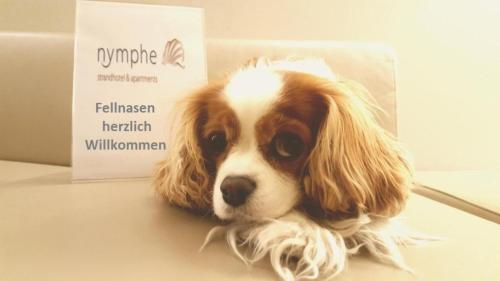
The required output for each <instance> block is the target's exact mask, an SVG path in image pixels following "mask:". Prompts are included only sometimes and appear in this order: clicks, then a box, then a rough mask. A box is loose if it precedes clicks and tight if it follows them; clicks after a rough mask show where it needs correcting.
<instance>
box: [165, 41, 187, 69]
mask: <svg viewBox="0 0 500 281" xmlns="http://www.w3.org/2000/svg"><path fill="white" fill-rule="evenodd" d="M162 64H171V65H178V66H180V67H182V68H184V67H185V66H184V47H183V46H182V42H181V41H179V40H177V39H172V40H170V41H168V42H167V44H165V49H164V50H163V62H162Z"/></svg>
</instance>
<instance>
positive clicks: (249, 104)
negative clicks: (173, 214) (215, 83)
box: [213, 66, 300, 220]
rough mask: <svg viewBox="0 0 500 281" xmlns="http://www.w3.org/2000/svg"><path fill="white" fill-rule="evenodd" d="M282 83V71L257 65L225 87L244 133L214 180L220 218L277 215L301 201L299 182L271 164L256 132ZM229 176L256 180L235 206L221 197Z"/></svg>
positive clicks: (237, 76)
mask: <svg viewBox="0 0 500 281" xmlns="http://www.w3.org/2000/svg"><path fill="white" fill-rule="evenodd" d="M282 86H283V82H282V79H281V76H280V75H279V74H277V73H276V72H275V71H273V70H271V69H269V68H268V67H263V66H260V67H259V66H258V67H255V68H247V69H245V70H241V71H240V72H238V73H236V74H235V75H234V76H233V77H232V78H231V80H230V82H229V83H228V85H227V86H226V88H225V89H224V96H225V98H226V99H227V102H228V104H229V106H230V107H231V108H232V109H233V110H234V112H235V113H236V116H237V117H238V120H239V123H240V127H241V132H240V137H239V138H238V141H237V143H236V144H234V146H233V147H232V148H231V150H230V151H229V154H228V156H227V158H226V159H225V160H224V162H223V163H222V164H221V166H220V167H219V169H218V171H217V176H216V179H215V184H214V192H213V206H214V212H215V214H216V215H217V216H218V217H219V218H221V219H240V220H242V219H247V220H252V219H256V218H263V217H278V216H281V215H283V214H284V213H286V212H287V211H289V210H290V209H292V208H293V207H294V206H295V204H296V203H297V202H298V201H299V200H300V194H299V187H298V183H297V182H296V181H295V180H294V179H293V178H291V177H290V176H287V175H285V174H283V173H280V172H278V171H276V170H275V169H273V167H271V165H269V163H268V162H267V161H266V160H265V159H264V157H263V156H262V154H261V152H260V151H259V148H258V145H257V139H256V135H255V132H254V130H255V129H254V128H255V124H256V123H257V121H258V120H259V119H260V118H261V117H263V116H264V115H265V114H266V113H267V112H268V111H269V109H270V107H271V105H272V103H273V102H274V101H275V100H276V99H277V96H278V93H279V91H280V90H281V87H282ZM228 176H246V177H249V178H251V179H253V180H254V181H255V182H256V185H257V187H256V189H255V191H254V192H253V193H252V194H251V195H250V197H249V198H248V199H247V202H246V203H245V204H244V205H242V206H240V207H237V208H234V207H232V206H230V205H228V204H226V203H225V202H224V200H223V199H222V192H221V190H220V185H221V183H222V181H223V180H224V179H225V178H226V177H228Z"/></svg>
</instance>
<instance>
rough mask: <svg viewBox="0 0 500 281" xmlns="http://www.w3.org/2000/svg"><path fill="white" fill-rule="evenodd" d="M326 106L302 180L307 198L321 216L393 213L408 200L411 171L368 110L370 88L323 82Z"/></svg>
mask: <svg viewBox="0 0 500 281" xmlns="http://www.w3.org/2000/svg"><path fill="white" fill-rule="evenodd" d="M320 94H321V95H323V97H324V101H325V103H326V104H325V106H326V107H327V108H328V110H327V113H326V115H325V117H324V120H323V122H322V124H321V126H320V129H319V131H318V135H317V138H316V144H315V147H314V148H313V150H312V151H311V154H310V157H309V161H308V165H307V168H306V171H305V175H304V178H303V184H304V192H305V195H306V200H307V201H309V202H310V203H313V204H314V205H315V206H316V207H320V208H321V211H322V213H323V214H334V213H336V214H338V213H341V214H352V213H357V212H363V213H370V214H378V215H384V216H391V215H395V214H397V213H398V212H399V211H400V210H401V209H402V207H403V206H404V203H405V201H406V197H407V193H408V190H409V187H410V185H411V184H412V170H411V167H410V165H409V164H408V162H407V161H406V160H405V158H404V157H403V155H402V153H401V150H400V149H399V148H398V145H397V142H396V141H395V140H393V138H392V137H391V136H390V135H388V133H387V132H386V131H385V130H384V129H382V128H381V127H380V126H379V125H378V123H377V121H376V120H375V118H374V116H373V112H372V111H371V110H370V105H371V104H372V103H370V102H369V100H368V92H367V91H366V89H364V88H363V87H362V86H361V85H359V84H356V83H354V82H351V81H337V82H334V83H328V85H323V87H322V89H321V93H320Z"/></svg>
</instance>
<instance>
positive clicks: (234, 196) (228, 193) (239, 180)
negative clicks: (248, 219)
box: [220, 176, 256, 207]
mask: <svg viewBox="0 0 500 281" xmlns="http://www.w3.org/2000/svg"><path fill="white" fill-rule="evenodd" d="M255 186H256V184H255V181H253V180H251V179H249V178H247V177H241V176H233V177H226V178H225V179H224V180H223V181H222V184H221V185H220V190H221V191H222V199H224V202H226V203H227V204H229V205H231V206H233V207H238V206H240V205H242V204H243V203H245V201H246V200H247V198H248V196H249V195H250V194H251V193H252V191H253V190H254V189H255Z"/></svg>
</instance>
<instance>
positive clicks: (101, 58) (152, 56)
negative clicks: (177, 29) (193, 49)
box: [97, 39, 185, 68]
mask: <svg viewBox="0 0 500 281" xmlns="http://www.w3.org/2000/svg"><path fill="white" fill-rule="evenodd" d="M157 59H158V52H157V51H156V50H149V49H146V48H144V47H143V45H142V44H139V48H104V47H99V48H97V63H99V64H100V65H101V66H102V67H104V68H109V67H110V66H111V65H112V64H127V65H129V66H130V68H134V65H136V64H152V65H156V63H157ZM162 64H163V65H166V64H170V65H174V66H180V67H181V68H185V65H184V47H183V45H182V42H181V41H179V40H178V39H172V40H170V41H167V43H166V44H165V48H164V50H163V60H162Z"/></svg>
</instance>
